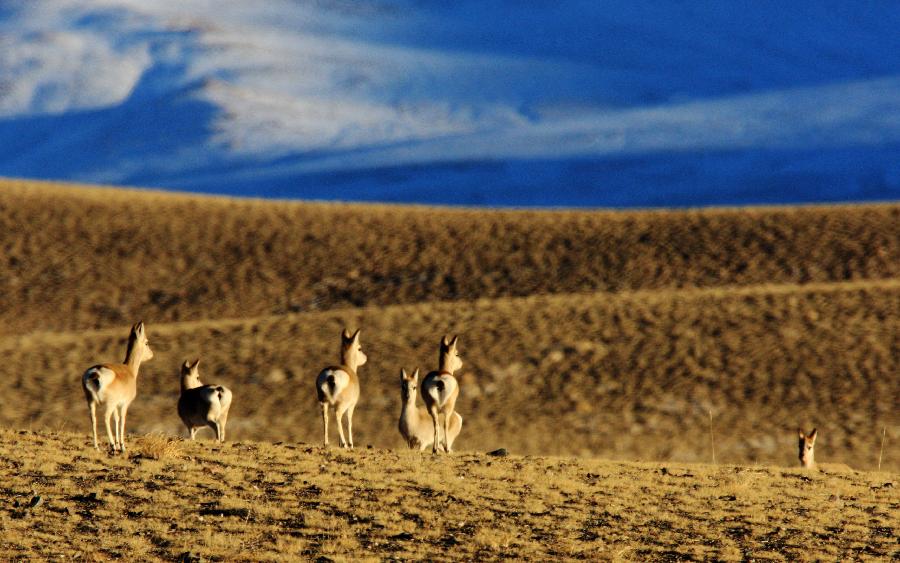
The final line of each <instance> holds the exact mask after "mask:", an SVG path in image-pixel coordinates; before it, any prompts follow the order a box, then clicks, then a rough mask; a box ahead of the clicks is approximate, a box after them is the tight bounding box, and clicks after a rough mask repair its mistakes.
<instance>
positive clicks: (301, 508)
mask: <svg viewBox="0 0 900 563" xmlns="http://www.w3.org/2000/svg"><path fill="white" fill-rule="evenodd" d="M131 445H132V451H131V453H130V455H129V456H128V457H114V458H110V457H108V456H107V455H106V454H101V453H97V452H95V451H94V450H93V449H88V448H86V447H85V443H84V440H83V437H82V436H80V435H72V434H68V433H46V432H44V433H32V432H27V431H11V430H0V471H2V473H3V474H4V476H5V478H4V481H3V484H2V486H0V558H2V559H4V560H14V559H22V558H29V559H30V558H41V559H48V560H49V559H57V558H66V559H70V558H73V559H79V560H106V559H109V558H113V559H120V558H125V559H129V560H142V561H148V560H149V561H155V560H165V561H172V560H177V559H181V560H194V561H196V560H199V558H201V557H202V558H203V559H204V560H212V561H219V560H228V561H289V560H297V559H306V560H311V559H317V560H323V561H324V560H339V561H342V560H357V559H359V558H361V557H365V556H367V557H375V558H379V559H387V558H398V559H426V558H427V559H430V560H438V561H443V560H450V559H454V560H457V559H465V560H491V559H500V558H504V559H505V558H512V559H517V560H543V561H547V560H558V559H588V560H663V561H676V560H719V561H746V560H768V561H783V560H792V561H793V560H831V561H834V560H855V559H866V560H885V561H886V560H889V559H892V558H894V559H896V558H898V557H900V550H898V545H897V536H898V534H900V528H898V522H900V492H898V487H897V484H898V480H900V474H897V473H896V472H895V473H856V472H852V471H849V470H847V469H845V468H840V467H833V466H829V467H824V468H823V469H824V471H803V470H798V469H793V468H792V469H782V468H777V467H736V466H730V465H719V466H712V465H701V464H664V463H615V462H609V461H599V460H589V459H571V458H565V459H563V458H553V457H524V458H523V457H519V456H509V457H491V456H486V455H483V454H472V453H470V454H463V455H457V456H453V457H445V456H441V457H437V458H434V457H432V456H431V455H420V454H418V453H412V452H395V451H385V450H378V449H373V450H357V451H354V452H340V451H336V450H323V449H321V448H319V447H315V446H308V445H305V444H280V445H279V444H275V445H272V444H266V443H253V442H236V443H231V444H225V445H224V446H212V445H210V444H208V443H206V444H201V443H195V444H190V443H186V442H180V441H177V442H172V441H170V440H167V439H165V438H161V437H158V436H149V437H140V438H135V439H134V440H133V441H132V444H131Z"/></svg>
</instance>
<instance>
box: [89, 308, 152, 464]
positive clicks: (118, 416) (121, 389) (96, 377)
mask: <svg viewBox="0 0 900 563" xmlns="http://www.w3.org/2000/svg"><path fill="white" fill-rule="evenodd" d="M152 357H153V351H152V350H151V349H150V343H149V342H148V340H147V335H146V333H145V332H144V323H143V322H139V323H137V324H136V325H134V326H133V327H131V334H130V335H129V336H128V347H127V348H126V351H125V362H124V363H122V364H99V365H96V366H93V367H91V368H88V370H87V371H86V372H84V375H82V376H81V387H82V388H83V389H84V396H85V398H86V399H87V403H88V409H89V410H90V412H91V429H92V430H93V432H94V448H96V449H98V450H99V449H100V445H99V444H98V443H97V405H103V406H104V407H105V412H104V418H105V419H106V437H107V438H108V439H109V445H110V447H111V448H112V451H113V452H115V451H117V450H118V451H121V452H124V451H125V415H126V414H127V413H128V406H129V405H130V404H131V401H133V400H134V398H135V396H136V395H137V376H138V370H139V369H140V367H141V362H144V361H147V360H149V359H151V358H152ZM110 417H113V418H114V419H115V422H116V435H115V437H113V432H112V430H111V429H110V427H109V419H110Z"/></svg>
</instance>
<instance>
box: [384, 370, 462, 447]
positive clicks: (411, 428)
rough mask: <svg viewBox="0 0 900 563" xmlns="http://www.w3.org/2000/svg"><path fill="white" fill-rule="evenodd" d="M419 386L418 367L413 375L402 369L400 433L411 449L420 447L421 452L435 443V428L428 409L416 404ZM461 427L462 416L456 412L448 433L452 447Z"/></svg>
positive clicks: (448, 441)
mask: <svg viewBox="0 0 900 563" xmlns="http://www.w3.org/2000/svg"><path fill="white" fill-rule="evenodd" d="M418 386H419V369H418V368H416V371H415V372H413V374H412V375H409V374H407V373H406V370H405V369H401V370H400V398H401V399H402V402H403V404H402V406H401V407H400V424H399V428H400V434H401V435H403V439H404V440H406V445H407V446H409V447H410V449H412V448H418V449H419V451H420V452H421V451H425V448H427V447H428V446H430V445H431V444H432V443H434V428H433V426H432V420H431V415H429V414H428V411H427V410H425V408H424V407H417V406H416V389H417V388H418ZM461 429H462V416H460V414H459V413H458V412H454V413H453V414H452V415H451V416H450V428H449V431H448V433H447V443H448V445H449V446H450V447H451V448H452V447H453V441H454V440H456V437H457V436H459V431H460V430H461Z"/></svg>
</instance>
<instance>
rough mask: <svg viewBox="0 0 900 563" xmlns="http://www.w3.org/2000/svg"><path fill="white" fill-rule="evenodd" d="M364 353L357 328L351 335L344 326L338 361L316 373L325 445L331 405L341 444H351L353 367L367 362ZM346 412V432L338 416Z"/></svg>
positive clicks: (355, 389)
mask: <svg viewBox="0 0 900 563" xmlns="http://www.w3.org/2000/svg"><path fill="white" fill-rule="evenodd" d="M366 359H367V358H366V355H365V353H363V351H362V346H360V344H359V330H357V331H356V332H355V333H353V334H352V335H351V334H350V332H349V331H348V330H347V329H344V330H343V332H342V333H341V363H340V365H337V366H329V367H327V368H325V369H323V370H322V371H321V372H320V373H319V376H318V377H316V395H317V396H318V399H319V405H321V407H322V423H323V424H324V426H325V445H326V446H327V445H328V407H329V406H333V407H334V416H335V419H336V420H337V427H338V434H339V435H340V437H341V447H342V448H351V449H352V448H353V410H354V409H355V408H356V402H357V401H358V400H359V377H358V376H357V375H356V370H357V369H359V367H360V366H361V365H363V364H365V363H366ZM344 413H347V434H348V437H349V440H348V439H347V438H345V437H344V426H343V424H342V422H341V419H342V418H343V417H344Z"/></svg>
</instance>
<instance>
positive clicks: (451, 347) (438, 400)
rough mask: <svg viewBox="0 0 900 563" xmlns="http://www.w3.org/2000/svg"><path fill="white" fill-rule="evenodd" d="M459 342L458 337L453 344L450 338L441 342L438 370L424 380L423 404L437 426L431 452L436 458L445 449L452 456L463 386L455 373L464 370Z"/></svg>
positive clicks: (455, 337) (435, 426) (445, 338)
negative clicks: (453, 425) (453, 423)
mask: <svg viewBox="0 0 900 563" xmlns="http://www.w3.org/2000/svg"><path fill="white" fill-rule="evenodd" d="M458 340H459V336H454V337H453V340H449V341H448V340H447V337H446V336H444V337H443V338H442V339H441V349H440V353H439V354H438V370H437V371H433V372H431V373H429V374H428V375H426V376H425V379H423V380H422V400H424V401H425V408H426V409H427V410H428V414H430V415H431V420H432V422H433V423H434V437H433V441H432V443H431V452H432V453H435V454H436V453H437V452H438V448H439V447H443V449H444V451H445V452H447V453H450V452H451V449H450V441H449V440H448V437H449V434H450V424H451V421H452V420H453V414H454V413H453V410H454V408H455V407H456V398H457V397H458V396H459V384H458V383H457V382H456V378H455V377H453V372H455V371H456V370H458V369H459V368H461V367H462V360H461V359H460V358H459V351H458V350H457V348H456V344H457V341H458ZM442 414H443V415H444V421H443V424H441V422H440V415H442ZM441 427H443V428H442V429H443V440H440V439H439V438H440V432H439V429H441Z"/></svg>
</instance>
